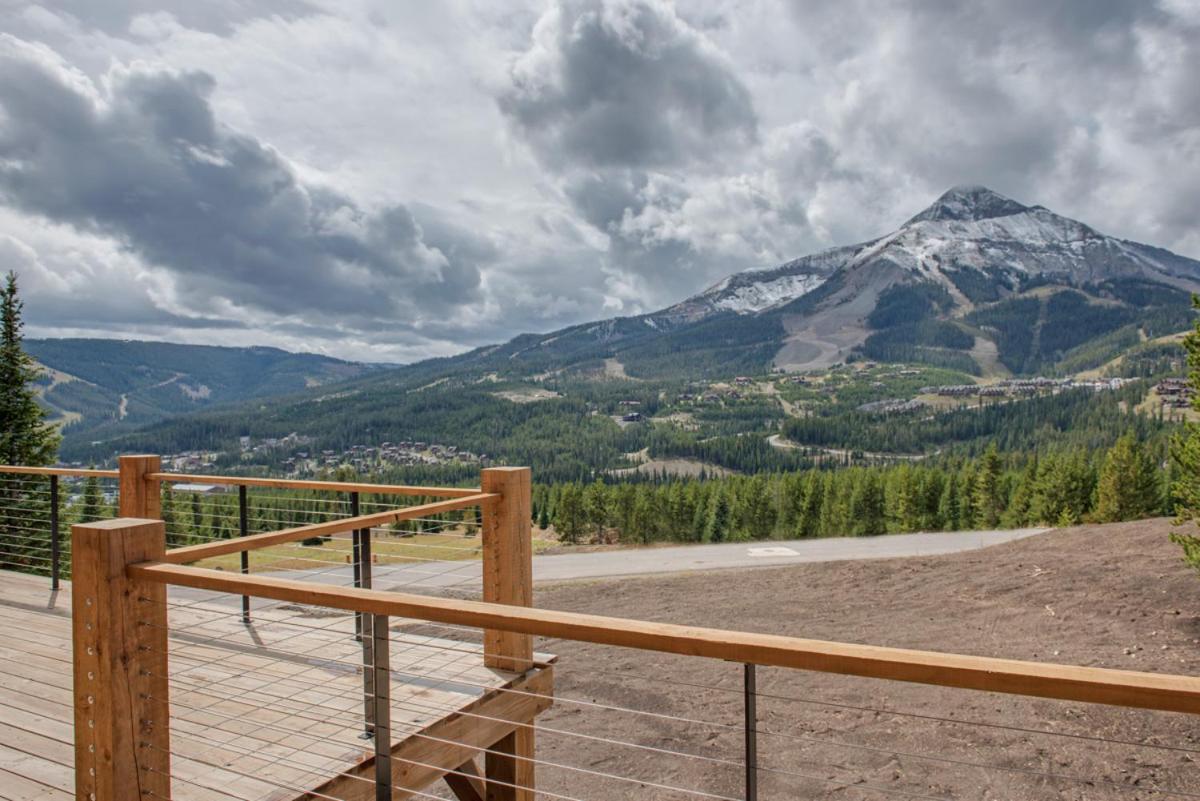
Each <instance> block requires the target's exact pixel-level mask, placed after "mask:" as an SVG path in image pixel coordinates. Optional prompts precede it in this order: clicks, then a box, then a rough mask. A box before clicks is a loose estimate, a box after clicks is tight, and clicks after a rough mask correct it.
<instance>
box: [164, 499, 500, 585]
mask: <svg viewBox="0 0 1200 801" xmlns="http://www.w3.org/2000/svg"><path fill="white" fill-rule="evenodd" d="M498 497H499V496H498V495H495V494H493V493H490V492H480V493H476V494H475V495H468V496H466V497H464V498H450V499H448V500H444V501H434V502H432V503H422V504H417V505H416V506H405V507H403V508H400V509H389V510H388V511H386V512H375V513H373V514H369V515H358V516H357V517H343V518H340V519H338V520H330V521H328V522H325V523H312V524H309V525H307V526H296V527H295V528H285V529H281V530H279V531H268V532H265V533H263V534H252V535H250V536H249V537H235V538H234V539H230V540H218V541H217V542H206V543H203V544H201V545H187V546H184V547H182V548H173V549H171V550H169V551H167V554H166V556H165V557H164V559H165V561H167V562H169V563H171V564H185V563H187V562H197V561H199V560H201V559H207V558H209V557H212V556H224V555H225V554H229V553H239V552H241V551H253V550H257V549H258V548H266V547H269V546H271V545H283V544H285V543H289V542H296V541H297V540H304V539H308V538H309V537H325V536H328V535H330V534H341V533H344V532H346V531H357V530H358V529H364V528H372V527H374V526H385V525H387V524H389V523H398V522H400V521H401V520H413V519H416V518H419V517H424V516H426V515H434V514H439V513H441V512H453V511H454V510H456V509H464V508H466V507H468V506H475V505H477V504H481V503H486V502H487V501H490V500H492V499H493V498H498ZM247 594H249V593H247Z"/></svg>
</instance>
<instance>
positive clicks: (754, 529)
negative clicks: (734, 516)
mask: <svg viewBox="0 0 1200 801" xmlns="http://www.w3.org/2000/svg"><path fill="white" fill-rule="evenodd" d="M741 507H742V514H741V519H742V521H743V526H744V529H743V530H744V531H745V533H746V534H747V535H749V536H750V537H751V538H752V539H756V540H765V539H767V538H769V537H770V536H771V530H772V529H774V528H775V508H774V507H773V506H772V505H771V497H770V494H769V492H768V491H767V480H766V478H765V477H763V476H754V477H753V478H751V479H750V480H749V481H747V482H746V484H745V486H744V488H743V492H742V499H741Z"/></svg>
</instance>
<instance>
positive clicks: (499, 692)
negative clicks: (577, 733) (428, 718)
mask: <svg viewBox="0 0 1200 801" xmlns="http://www.w3.org/2000/svg"><path fill="white" fill-rule="evenodd" d="M505 689H509V690H515V691H516V692H505V691H504V690H505ZM553 692H554V669H553V668H552V667H541V668H534V669H532V670H530V671H527V672H526V673H524V674H522V675H521V676H518V677H517V678H516V679H513V680H512V681H511V682H509V683H508V684H506V685H504V688H503V689H495V690H490V691H488V692H487V693H485V694H484V696H483V697H482V698H479V699H477V700H475V701H472V702H471V703H470V704H468V705H467V706H465V707H463V709H462V711H460V712H456V713H452V714H450V715H449V716H447V717H445V718H442V719H441V720H439V721H437V722H435V723H431V724H430V725H428V726H426V727H425V728H423V729H421V730H420V731H419V732H416V733H413V734H410V735H408V736H406V737H404V738H403V739H401V740H400V741H399V742H397V743H396V744H395V746H393V747H392V754H391V761H392V798H393V799H404V798H411V797H412V796H413V795H415V794H416V793H420V792H422V791H423V790H424V789H425V788H427V787H428V786H429V785H431V784H433V783H434V782H436V781H438V780H439V779H441V778H443V777H444V776H446V774H447V773H448V772H449V771H451V770H454V769H456V768H458V767H459V766H460V765H463V764H464V763H466V762H468V761H469V760H472V759H474V758H475V757H476V756H477V755H478V754H479V752H480V751H483V750H484V749H486V748H489V747H490V746H491V745H492V744H493V743H495V742H496V741H497V740H500V739H502V738H504V737H505V736H506V735H507V734H509V733H510V732H512V731H514V730H516V729H518V728H520V727H521V726H522V725H523V724H526V722H527V721H530V720H532V719H533V718H534V717H536V716H537V715H538V714H539V713H541V712H542V711H544V710H546V709H548V708H549V707H550V704H551V698H550V696H551V695H552V694H553ZM464 713H469V714H464ZM374 775H375V758H374V756H371V757H368V758H366V759H364V760H362V761H361V762H359V763H358V764H357V765H355V766H354V767H353V768H350V769H349V770H347V771H345V772H343V773H341V774H339V775H337V776H335V777H334V778H332V779H330V780H329V781H327V782H325V783H324V784H322V785H320V786H318V787H315V788H313V789H312V790H311V791H309V792H308V793H305V794H303V795H300V796H298V797H297V799H296V801H329V799H337V801H373V799H374V798H375V786H374V782H373V781H363V779H370V778H371V777H373V776H374Z"/></svg>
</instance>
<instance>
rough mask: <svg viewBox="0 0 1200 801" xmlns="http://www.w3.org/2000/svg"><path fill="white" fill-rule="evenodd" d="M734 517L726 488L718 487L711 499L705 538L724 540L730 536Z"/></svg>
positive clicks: (709, 540) (715, 540) (716, 540)
mask: <svg viewBox="0 0 1200 801" xmlns="http://www.w3.org/2000/svg"><path fill="white" fill-rule="evenodd" d="M731 517H732V514H731V510H730V507H729V497H728V495H727V493H726V492H725V490H724V488H722V487H718V488H717V489H716V491H715V492H713V493H712V496H711V500H710V501H709V510H708V522H707V524H706V525H705V527H704V539H705V540H707V541H708V542H724V541H725V540H726V539H728V537H729V523H730V519H731Z"/></svg>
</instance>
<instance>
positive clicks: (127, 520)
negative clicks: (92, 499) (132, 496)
mask: <svg viewBox="0 0 1200 801" xmlns="http://www.w3.org/2000/svg"><path fill="white" fill-rule="evenodd" d="M162 522H163V521H161V520H153V519H150V518H146V517H114V518H111V519H109V520H93V521H92V522H91V523H76V524H75V525H73V526H71V528H91V529H98V530H100V531H115V530H118V529H125V528H138V527H140V526H153V525H162Z"/></svg>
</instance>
